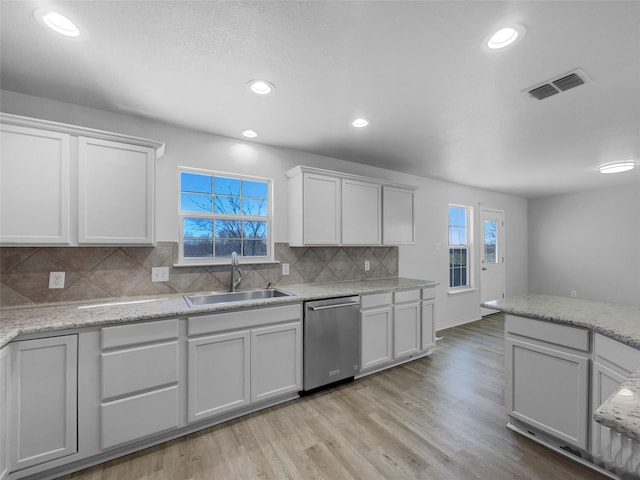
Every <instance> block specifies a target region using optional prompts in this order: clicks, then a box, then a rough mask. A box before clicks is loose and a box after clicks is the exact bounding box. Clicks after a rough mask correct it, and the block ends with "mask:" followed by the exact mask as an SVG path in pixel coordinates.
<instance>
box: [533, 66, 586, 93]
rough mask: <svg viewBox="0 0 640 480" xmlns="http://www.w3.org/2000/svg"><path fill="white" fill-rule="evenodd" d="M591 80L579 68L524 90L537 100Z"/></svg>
mask: <svg viewBox="0 0 640 480" xmlns="http://www.w3.org/2000/svg"><path fill="white" fill-rule="evenodd" d="M589 81H591V79H590V78H589V77H587V74H586V73H584V72H583V71H582V70H580V69H577V70H573V71H571V72H567V73H564V74H562V75H560V76H559V77H557V78H553V79H551V80H547V81H546V82H543V83H541V84H538V85H536V86H535V87H533V88H527V89H526V90H525V91H524V92H526V93H527V94H528V95H530V96H532V97H533V98H535V99H537V100H542V99H544V98H548V97H551V96H552V95H555V94H557V93H561V92H566V91H567V90H570V89H572V88H575V87H578V86H580V85H584V84H585V83H587V82H589Z"/></svg>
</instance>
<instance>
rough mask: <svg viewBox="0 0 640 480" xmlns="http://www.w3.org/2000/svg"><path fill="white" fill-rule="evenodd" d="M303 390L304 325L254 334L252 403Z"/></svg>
mask: <svg viewBox="0 0 640 480" xmlns="http://www.w3.org/2000/svg"><path fill="white" fill-rule="evenodd" d="M300 390H302V324H301V323H300V322H295V323H287V324H284V325H275V326H272V327H264V328H256V329H253V330H251V401H252V402H257V401H260V400H266V399H268V398H272V397H278V396H281V395H284V394H287V393H295V392H299V391H300Z"/></svg>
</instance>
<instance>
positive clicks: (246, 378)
mask: <svg viewBox="0 0 640 480" xmlns="http://www.w3.org/2000/svg"><path fill="white" fill-rule="evenodd" d="M250 338H251V337H250V332H249V330H241V331H237V332H231V333H224V334H219V335H212V336H209V337H204V338H197V339H191V340H189V341H188V347H187V349H188V358H187V363H188V375H187V384H188V388H187V398H188V407H187V412H188V420H189V422H195V421H198V420H201V419H204V418H208V417H212V416H215V415H218V414H220V413H223V412H227V411H229V410H233V409H236V408H239V407H242V406H245V405H248V404H249V402H250V401H251V394H250V392H251V390H250V388H251V387H250V374H251V366H250V361H251V355H250V352H251V350H250V341H251V340H250Z"/></svg>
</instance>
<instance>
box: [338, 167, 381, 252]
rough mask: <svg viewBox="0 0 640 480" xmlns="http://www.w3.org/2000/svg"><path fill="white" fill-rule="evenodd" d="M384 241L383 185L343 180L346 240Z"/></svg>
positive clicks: (352, 242)
mask: <svg viewBox="0 0 640 480" xmlns="http://www.w3.org/2000/svg"><path fill="white" fill-rule="evenodd" d="M380 243H382V187H381V186H380V185H377V184H375V183H368V182H360V181H357V180H348V179H343V180H342V244H343V245H379V244H380Z"/></svg>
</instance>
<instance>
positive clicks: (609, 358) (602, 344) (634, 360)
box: [595, 333, 640, 375]
mask: <svg viewBox="0 0 640 480" xmlns="http://www.w3.org/2000/svg"><path fill="white" fill-rule="evenodd" d="M595 353H596V360H597V361H604V363H610V364H613V366H615V367H618V368H620V369H622V370H624V373H626V374H627V375H629V374H630V373H631V372H633V371H634V370H635V369H636V368H638V366H639V365H640V350H636V349H635V348H633V347H630V346H628V345H625V344H623V343H620V342H618V341H616V340H613V339H611V338H608V337H605V336H604V335H600V334H598V333H597V334H596V339H595Z"/></svg>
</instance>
